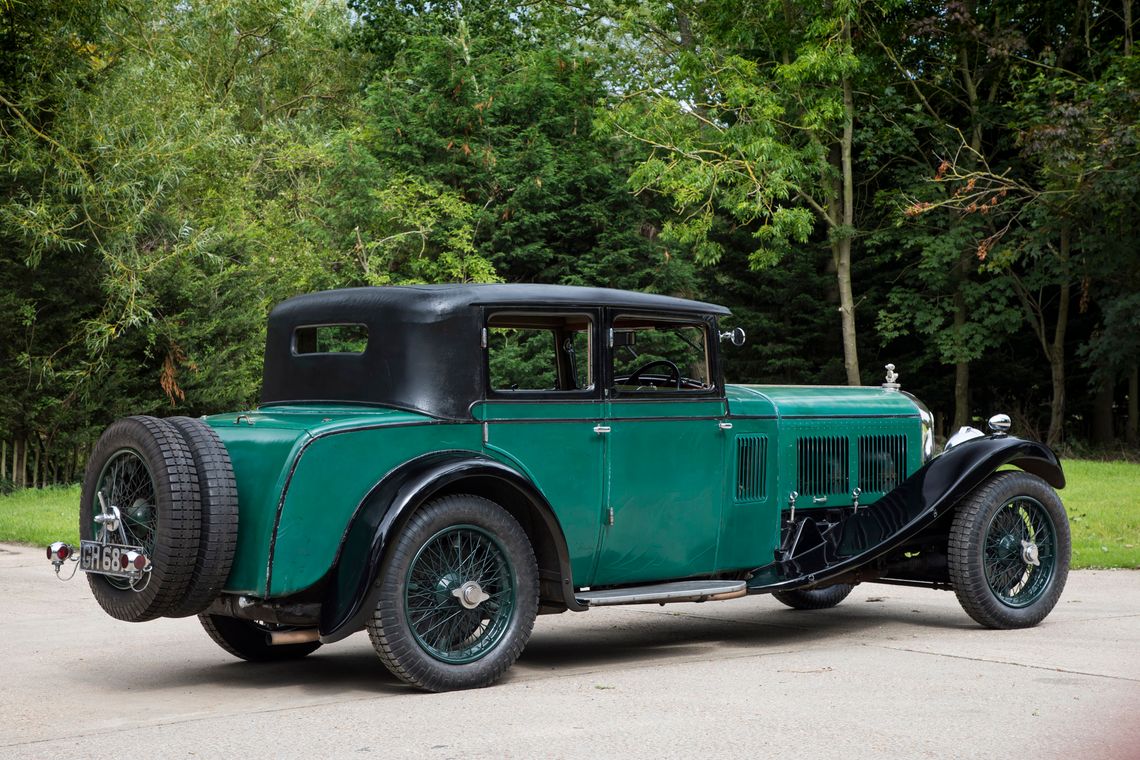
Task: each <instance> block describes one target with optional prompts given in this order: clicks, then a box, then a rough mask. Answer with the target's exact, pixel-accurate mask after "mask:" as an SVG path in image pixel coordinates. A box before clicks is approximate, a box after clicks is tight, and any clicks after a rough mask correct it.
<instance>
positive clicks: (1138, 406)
mask: <svg viewBox="0 0 1140 760" xmlns="http://www.w3.org/2000/svg"><path fill="white" fill-rule="evenodd" d="M1138 392H1140V367H1138V366H1137V365H1136V364H1133V365H1132V372H1130V373H1129V375H1128V432H1127V436H1128V445H1129V446H1135V445H1136V444H1137V442H1138V441H1140V419H1138V417H1140V399H1137V398H1136V396H1137V393H1138Z"/></svg>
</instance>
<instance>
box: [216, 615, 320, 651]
mask: <svg viewBox="0 0 1140 760" xmlns="http://www.w3.org/2000/svg"><path fill="white" fill-rule="evenodd" d="M198 620H199V622H201V623H202V627H203V628H205V629H206V633H208V634H209V635H210V638H211V639H213V640H214V643H215V644H217V645H218V646H220V647H221V648H222V649H224V650H226V651H227V652H229V653H230V654H232V655H233V656H234V657H239V658H241V659H243V660H247V661H249V662H280V661H282V660H297V659H300V658H302V657H304V656H306V655H309V654H312V653H313V652H315V651H316V650H317V649H319V648H320V646H321V642H319V641H305V642H302V643H300V644H270V643H269V634H270V633H273V632H278V633H281V632H286V631H292V630H295V629H294V628H291V627H289V626H280V625H272V624H269V623H262V622H260V621H257V620H241V619H239V618H232V617H226V616H224V615H199V616H198Z"/></svg>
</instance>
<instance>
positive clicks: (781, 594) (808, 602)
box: [772, 583, 855, 610]
mask: <svg viewBox="0 0 1140 760" xmlns="http://www.w3.org/2000/svg"><path fill="white" fill-rule="evenodd" d="M853 588H855V587H854V586H853V585H851V584H850V583H837V584H836V585H834V586H828V587H827V588H813V589H807V590H802V589H797V590H795V591H776V592H774V593H773V594H772V596H774V597H776V601H778V602H781V603H783V604H786V605H788V606H789V607H792V608H793V609H797V610H825V609H827V608H829V607H834V606H835V605H837V604H839V603H840V602H842V601H843V600H844V599H846V598H847V595H848V594H850V593H851V590H852V589H853Z"/></svg>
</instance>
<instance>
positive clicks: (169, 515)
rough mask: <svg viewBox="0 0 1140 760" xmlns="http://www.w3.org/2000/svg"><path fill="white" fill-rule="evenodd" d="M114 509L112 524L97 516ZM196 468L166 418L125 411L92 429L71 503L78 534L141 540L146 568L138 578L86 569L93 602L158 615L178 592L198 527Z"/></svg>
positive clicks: (116, 613)
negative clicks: (78, 490) (79, 491)
mask: <svg viewBox="0 0 1140 760" xmlns="http://www.w3.org/2000/svg"><path fill="white" fill-rule="evenodd" d="M100 499H102V502H103V504H105V505H106V507H107V510H108V512H113V513H114V514H116V515H117V516H118V520H117V521H116V524H114V525H113V527H114V528H115V530H114V532H113V533H111V532H109V531H110V528H109V527H108V525H107V523H106V522H100V521H97V520H96V518H97V517H101V516H102V515H103V514H104V512H103V508H102V506H101V504H100ZM200 513H201V506H200V499H199V493H198V472H197V467H196V466H195V464H194V459H193V456H192V455H191V452H190V447H189V446H188V445H187V443H186V441H185V440H184V439H183V437H182V435H181V434H179V432H178V431H177V430H176V429H175V428H174V427H173V426H171V425H170V424H168V423H167V422H164V421H163V420H159V419H156V418H154V417H141V416H140V417H126V418H124V419H121V420H118V421H117V422H115V423H113V424H111V425H110V426H109V427H108V428H107V429H106V430H105V431H104V432H103V435H102V436H100V437H99V441H98V443H96V444H95V448H94V449H93V450H92V452H91V457H90V459H88V461H87V470H86V473H85V474H84V477H83V496H82V501H81V502H80V505H79V536H80V538H82V539H84V540H87V541H92V540H106V541H108V542H110V543H127V544H131V545H134V546H141V547H142V549H143V553H145V554H146V556H147V557H149V558H150V570H149V571H148V572H146V573H145V574H144V575H143V577H142V578H140V579H138V580H128V579H126V578H117V577H111V576H106V575H97V574H94V573H89V574H88V576H87V580H88V582H89V583H90V584H91V591H92V593H93V594H94V595H95V599H96V601H98V602H99V606H101V607H102V608H103V610H104V611H106V612H107V614H109V615H111V616H112V617H115V618H118V619H119V620H126V621H128V622H132V623H134V622H141V621H143V620H152V619H154V618H156V617H160V616H162V615H164V614H166V613H167V612H169V611H170V610H171V609H173V608H174V607H175V605H177V604H179V603H180V602H181V601H182V600H183V599H184V598H185V596H186V592H187V590H188V589H189V587H190V581H191V579H192V578H193V576H194V569H195V566H196V564H197V560H198V542H199V535H200V534H201V530H202V525H201V514H200Z"/></svg>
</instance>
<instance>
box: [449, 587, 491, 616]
mask: <svg viewBox="0 0 1140 760" xmlns="http://www.w3.org/2000/svg"><path fill="white" fill-rule="evenodd" d="M451 595H452V596H454V597H455V598H456V599H458V600H459V603H460V604H461V605H463V606H464V607H465V608H466V609H469V610H473V609H475V608H476V607H478V606H479V605H480V604H482V603H483V602H485V601H487V600H488V599H490V598H491V595H490V594H488V593H486V592H485V591H483V587H482V586H480V585H479V584H478V583H476V582H475V581H467V582H466V583H464V584H463V585H462V586H460V587H459V588H457V589H452V591H451Z"/></svg>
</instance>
